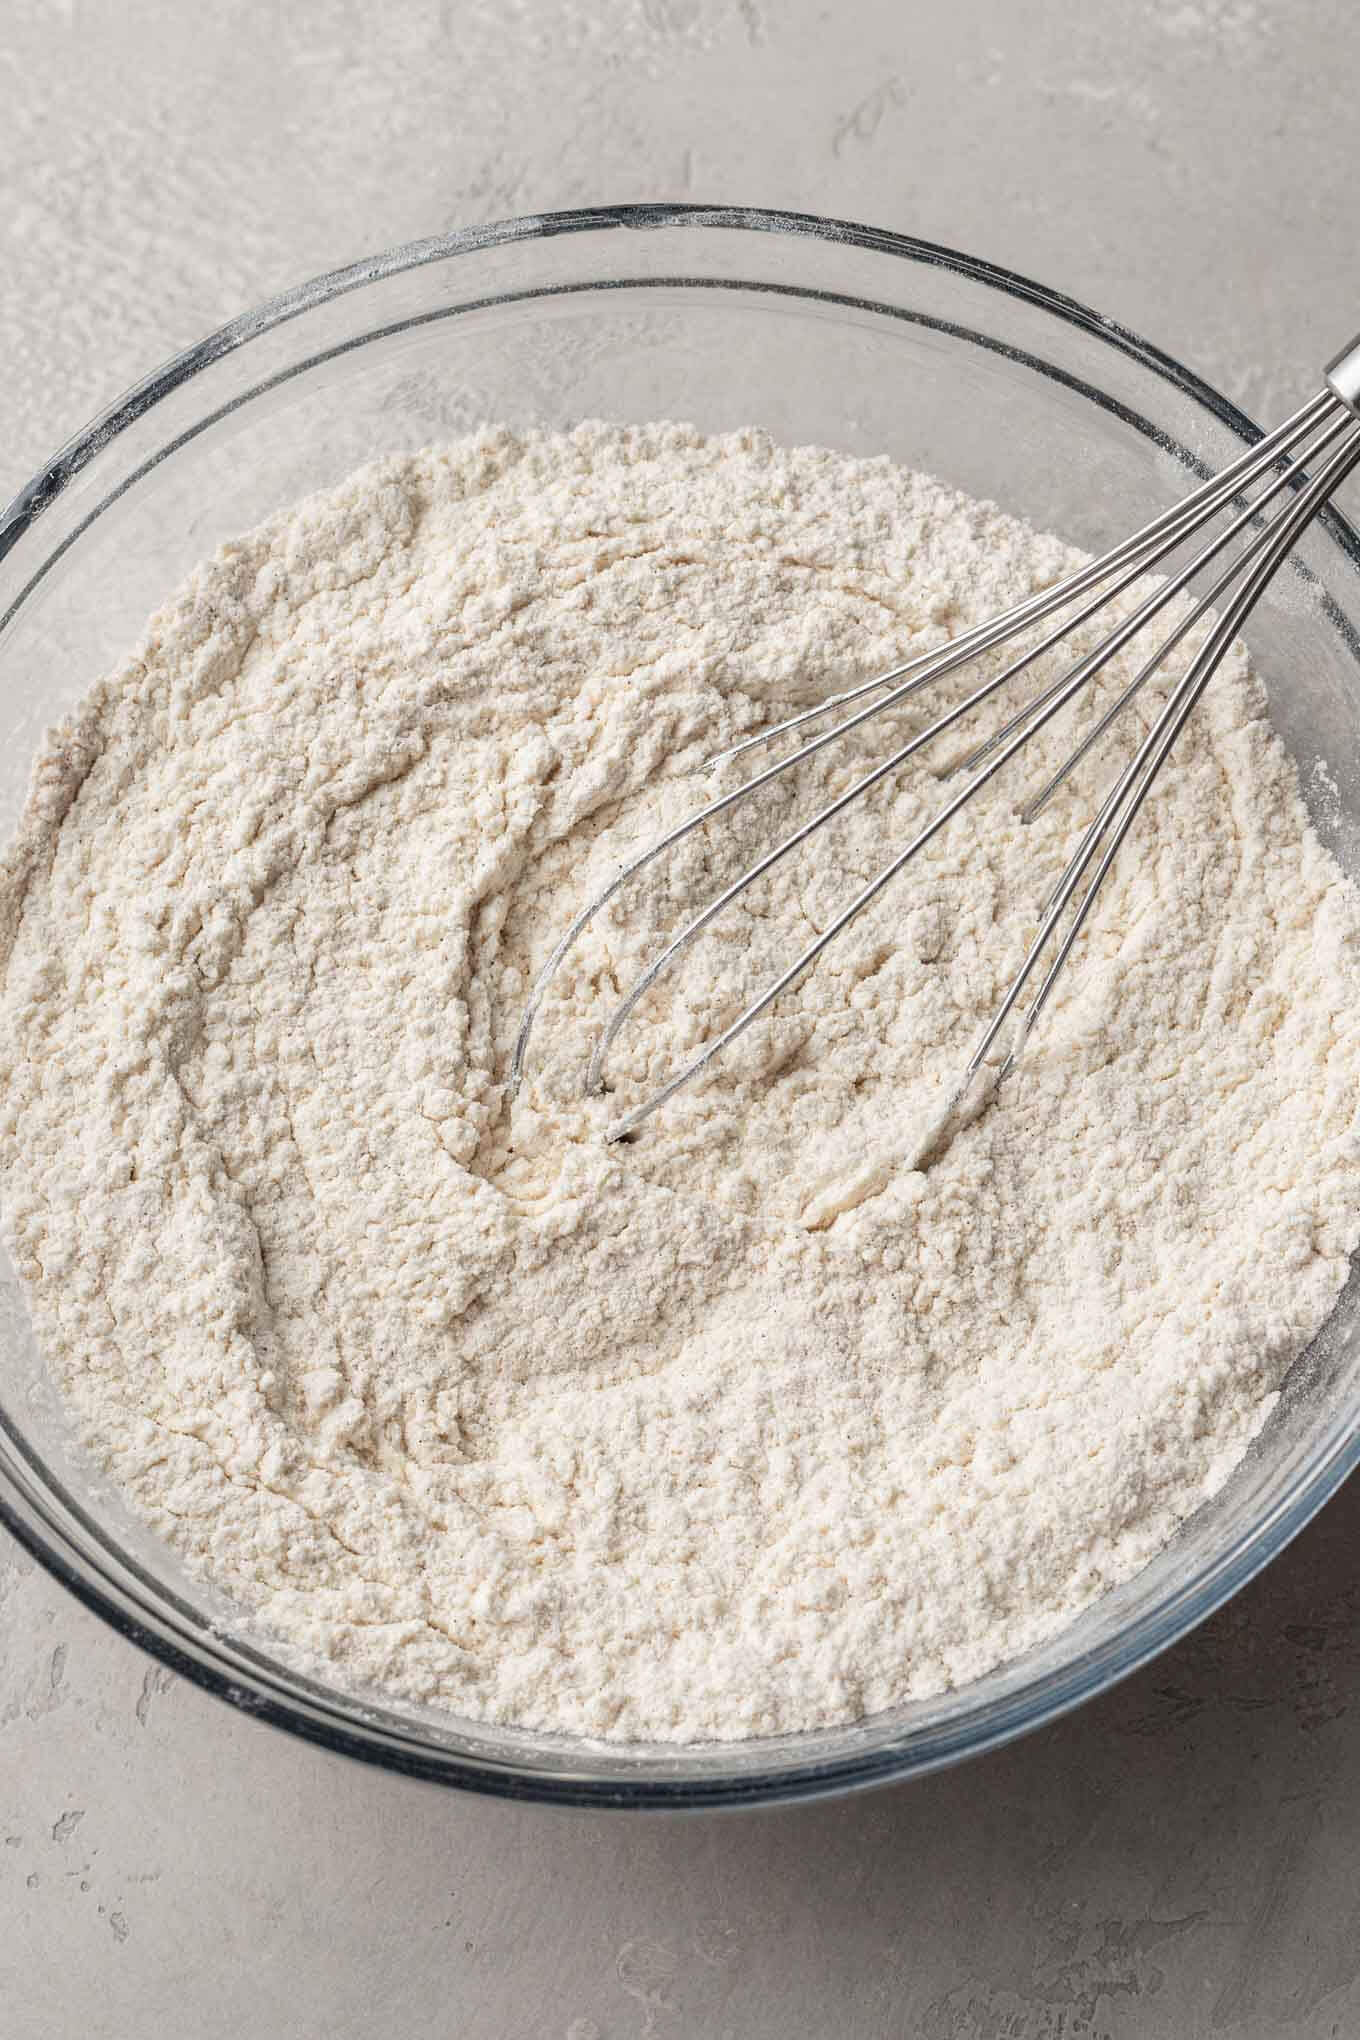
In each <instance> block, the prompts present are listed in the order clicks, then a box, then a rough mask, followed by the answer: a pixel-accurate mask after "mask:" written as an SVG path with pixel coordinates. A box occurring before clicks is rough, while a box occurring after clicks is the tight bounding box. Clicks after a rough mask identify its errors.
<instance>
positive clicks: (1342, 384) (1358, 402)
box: [1324, 333, 1360, 417]
mask: <svg viewBox="0 0 1360 2040" xmlns="http://www.w3.org/2000/svg"><path fill="white" fill-rule="evenodd" d="M1324 373H1325V375H1326V377H1327V387H1328V389H1329V390H1330V391H1331V392H1332V395H1333V396H1334V397H1340V399H1341V401H1342V403H1343V404H1349V405H1350V407H1351V409H1352V411H1354V412H1355V413H1356V415H1357V417H1360V333H1357V334H1356V336H1355V338H1354V340H1352V341H1351V343H1350V345H1349V346H1348V347H1343V348H1342V350H1341V352H1340V353H1339V354H1338V355H1337V356H1336V357H1335V358H1334V359H1333V360H1331V361H1329V362H1328V363H1327V367H1326V369H1325V371H1324Z"/></svg>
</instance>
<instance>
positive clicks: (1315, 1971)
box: [0, 0, 1360, 2040]
mask: <svg viewBox="0 0 1360 2040" xmlns="http://www.w3.org/2000/svg"><path fill="white" fill-rule="evenodd" d="M0 17H2V18H0V190H3V193H4V204H3V206H0V279H3V281H0V364H3V370H4V372H3V375H0V496H6V495H8V494H9V493H10V491H11V490H12V489H13V488H14V487H16V486H17V485H18V484H19V483H21V482H22V481H23V480H24V478H25V477H26V475H27V474H28V473H29V472H30V471H31V469H32V467H33V466H34V465H35V463H36V462H37V461H38V460H39V459H40V458H41V457H42V456H43V455H44V454H46V453H47V452H48V451H49V450H50V449H51V448H52V446H53V445H55V443H56V442H57V441H58V440H60V439H61V438H63V437H65V435H66V434H67V432H68V431H69V430H70V429H71V428H72V427H73V426H75V425H77V424H79V423H80V422H81V421H82V420H83V419H84V418H85V417H86V416H87V415H88V413H89V412H90V411H91V410H93V409H94V408H95V407H96V406H97V405H100V404H102V403H103V402H105V401H106V400H107V399H108V398H109V397H111V396H112V395H114V394H115V393H116V392H117V390H118V389H119V388H120V387H121V386H122V385H123V384H124V383H126V382H127V381H129V380H130V379H131V378H132V377H133V376H135V375H137V374H139V373H141V372H142V371H143V370H145V369H146V368H147V367H149V366H150V365H152V364H153V363H154V362H156V361H157V360H159V359H160V358H161V357H162V356H164V355H165V354H167V353H168V352H170V351H171V350H172V349H174V348H177V347H180V346H182V345H184V344H185V343H186V342H188V341H191V340H193V339H195V338H196V337H197V336H198V335H199V334H201V333H202V332H203V331H204V330H205V329H207V328H208V327H210V326H212V325H214V324H216V323H217V322H218V321H219V320H221V319H223V318H225V317H227V316H228V315H230V314H231V313H234V312H236V311H238V310H240V309H242V308H244V307H245V306H247V305H249V304H251V303H253V302H255V301H256V300H258V299H259V298H261V297H263V296H264V295H266V294H267V293H269V292H271V291H274V290H276V289H278V288H279V287H280V286H282V285H284V284H287V283H290V282H293V281H295V280H297V279H299V278H301V277H303V276H306V275H308V274H310V273H312V272H315V271H318V270H321V269H325V268H328V267H330V266H332V265H333V264H336V263H339V262H341V261H344V260H345V259H347V258H349V257H351V256H354V255H357V254H360V253H364V252H367V251H369V250H372V249H375V248H378V247H381V246H385V245H387V244H390V243H392V242H395V241H400V240H404V239H406V238H409V237H412V236H415V235H419V234H426V233H432V232H436V231H438V230H440V229H443V228H447V227H452V226H455V225H460V224H464V223H468V222H472V221H476V220H484V219H491V218H496V217H499V216H501V215H504V214H506V213H511V212H520V211H527V210H538V209H542V208H548V207H554V206H563V205H575V204H581V203H585V202H587V201H597V202H598V201H613V200H623V199H640V198H661V199H681V198H694V199H703V200H740V201H744V202H748V203H758V204H769V205H780V206H791V207H801V208H808V209H811V210H816V211H821V212H827V213H835V214H841V215H844V216H848V217H851V218H859V219H864V220H869V221H873V222H875V223H878V224H882V225H885V226H891V227H898V228H902V229H906V230H909V231H913V232H916V233H920V234H923V235H925V236H927V237H930V238H935V239H939V240H943V241H949V242H953V243H955V244H957V245H959V246H961V247H965V248H968V249H971V250H973V251H975V252H976V253H979V254H982V255H986V256H990V257H992V258H993V259H994V260H997V261H1000V262H1003V263H1006V264H1009V265H1010V266H1012V267H1015V268H1018V269H1021V270H1025V271H1029V272H1031V273H1033V274H1035V275H1037V276H1039V277H1042V278H1043V279H1044V280H1045V281H1047V282H1049V283H1052V284H1055V285H1057V286H1059V287H1061V288H1063V289H1065V290H1067V291H1069V292H1071V293H1073V294H1074V295H1075V296H1077V297H1080V298H1084V299H1086V300H1088V301H1089V302H1091V303H1094V304H1096V305H1097V306H1099V307H1100V308H1101V309H1102V310H1103V311H1105V312H1107V313H1110V314H1112V315H1114V316H1116V317H1118V318H1121V319H1123V320H1125V321H1126V322H1128V323H1129V324H1131V325H1132V326H1134V327H1135V328H1137V329H1140V330H1142V331H1144V332H1146V333H1147V334H1148V335H1149V336H1150V337H1151V338H1153V339H1155V340H1157V341H1158V342H1160V343H1161V344H1162V345H1163V346H1165V347H1167V348H1169V349H1170V350H1171V351H1172V352H1174V353H1177V354H1179V355H1180V356H1181V358H1182V359H1184V360H1186V361H1187V362H1189V363H1190V364H1191V365H1192V366H1193V367H1194V368H1196V369H1198V370H1200V371H1201V372H1202V373H1204V374H1205V375H1207V376H1208V377H1209V378H1210V379H1211V380H1213V381H1215V382H1217V383H1218V384H1219V385H1220V386H1222V387H1223V388H1225V389H1226V390H1227V391H1228V392H1229V393H1230V394H1231V395H1232V396H1234V397H1236V398H1237V399H1238V400H1239V401H1240V402H1241V403H1243V404H1244V405H1245V406H1246V408H1247V409H1248V410H1250V411H1252V412H1253V413H1255V414H1256V415H1259V416H1261V417H1263V418H1264V419H1265V420H1266V422H1273V420H1274V419H1275V418H1276V417H1277V416H1279V415H1281V414H1282V412H1283V411H1284V410H1285V408H1287V407H1289V406H1291V405H1292V404H1293V403H1294V402H1296V401H1298V399H1299V398H1300V397H1301V396H1302V395H1303V394H1304V393H1305V392H1306V391H1307V390H1308V389H1309V388H1310V387H1312V386H1313V384H1314V382H1315V379H1316V375H1317V370H1318V366H1319V364H1320V362H1321V361H1322V359H1323V358H1325V356H1327V355H1328V354H1330V353H1331V352H1332V351H1334V349H1335V348H1336V347H1337V346H1338V345H1339V344H1340V342H1341V341H1342V340H1343V339H1344V338H1345V337H1346V335H1347V334H1348V333H1349V332H1350V331H1351V330H1352V329H1353V327H1354V325H1355V324H1356V322H1357V319H1358V318H1360V266H1357V263H1356V258H1355V221H1354V206H1353V205H1348V204H1347V202H1346V201H1345V198H1344V196H1343V195H1342V194H1340V193H1339V192H1335V191H1329V189H1328V179H1329V178H1334V177H1335V176H1336V175H1337V174H1338V173H1339V172H1340V171H1342V170H1344V169H1346V168H1348V167H1349V165H1350V162H1351V160H1352V159H1353V155H1354V150H1355V134H1356V107H1357V104H1360V90H1358V89H1357V88H1358V87H1360V27H1357V26H1356V25H1355V16H1354V12H1353V10H1352V9H1350V8H1349V7H1347V6H1345V5H1343V4H1341V0H1292V4H1291V5H1290V6H1289V8H1288V9H1286V8H1284V7H1283V6H1278V5H1277V6H1272V5H1269V4H1266V0H1259V4H1258V0H1141V4H1135V0H1086V4H1085V5H1083V6H1081V7H1076V6H1071V7H1064V6H1061V5H1058V4H1054V0H1048V4H1043V0H907V4H904V0H841V4H839V5H825V6H819V5H814V4H812V0H593V4H590V0H568V4H565V5H554V4H547V0H383V4H382V5H376V4H375V5H370V6H364V5H361V4H360V0H292V4H291V5H290V6H288V7H286V8H285V7H277V8H275V7H272V6H266V5H260V4H244V0H242V4H238V5H236V6H234V7H230V8H211V9H209V8H207V7H201V6H199V5H198V4H196V0H162V4H159V5H157V4H153V0H120V4H109V0H6V5H5V6H4V8H3V10H0ZM1353 501H1354V499H1352V502H1353ZM1357 1699H1360V1489H1357V1487H1356V1485H1355V1484H1354V1483H1352V1485H1351V1487H1350V1489H1349V1490H1348V1491H1346V1492H1344V1493H1343V1494H1342V1495H1341V1496H1340V1497H1339V1498H1338V1499H1337V1500H1336V1501H1335V1502H1334V1503H1333V1504H1332V1505H1331V1506H1330V1507H1329V1508H1328V1509H1327V1511H1326V1512H1325V1513H1324V1514H1323V1516H1322V1517H1321V1518H1320V1519H1319V1520H1318V1521H1317V1522H1316V1523H1315V1524H1314V1525H1313V1527H1312V1528H1311V1529H1310V1530H1309V1531H1307V1532H1306V1533H1305V1534H1304V1535H1303V1536H1302V1537H1301V1538H1300V1539H1299V1540H1298V1542H1297V1543H1296V1544H1295V1545H1294V1546H1293V1548H1292V1549H1291V1550H1290V1551H1289V1552H1288V1553H1287V1554H1286V1555H1285V1557H1284V1558H1283V1559H1282V1560H1281V1561H1280V1562H1279V1563H1278V1564H1277V1565H1276V1566H1275V1567H1274V1568H1273V1569H1272V1570H1271V1571H1270V1572H1269V1573H1268V1574H1267V1575H1266V1576H1265V1577H1263V1578H1262V1579H1261V1580H1259V1581H1258V1582H1257V1583H1256V1584H1255V1585H1254V1586H1253V1587H1252V1588H1250V1589H1249V1590H1248V1591H1247V1592H1246V1593H1244V1594H1243V1595H1241V1596H1240V1597H1239V1598H1238V1600H1236V1601H1235V1602H1234V1603H1233V1604H1232V1605H1231V1606H1230V1607H1229V1608H1228V1609H1227V1610H1226V1611H1225V1612H1224V1613H1223V1614H1221V1615H1220V1616H1219V1617H1218V1618H1217V1619H1216V1620H1215V1621H1213V1622H1211V1623H1209V1624H1208V1625H1207V1626H1206V1627H1204V1628H1203V1629H1201V1630H1200V1631H1199V1632H1198V1633H1197V1634H1196V1635H1195V1636H1193V1637H1192V1638H1191V1639H1190V1640H1189V1641H1188V1642H1187V1643H1185V1644H1183V1645H1182V1646H1181V1647H1180V1648H1179V1649H1177V1650H1175V1651H1173V1652H1171V1653H1170V1654H1169V1655H1167V1656H1165V1657H1163V1658H1162V1659H1160V1660H1159V1661H1158V1662H1157V1663H1156V1664H1155V1665H1153V1666H1152V1667H1151V1668H1149V1669H1148V1670H1147V1671H1145V1672H1143V1673H1142V1674H1140V1675H1139V1676H1138V1677H1136V1678H1135V1679H1133V1680H1131V1681H1129V1682H1128V1683H1127V1684H1126V1685H1125V1686H1123V1687H1122V1688H1121V1689H1120V1690H1119V1691H1117V1692H1115V1693H1114V1694H1112V1695H1109V1696H1107V1698H1106V1699H1104V1700H1103V1701H1101V1702H1099V1703H1098V1704H1096V1705H1094V1706H1092V1707H1089V1708H1087V1709H1086V1710H1085V1711H1084V1712H1082V1713H1081V1714H1080V1715H1078V1716H1076V1717H1074V1718H1073V1719H1071V1720H1068V1721H1066V1722H1063V1723H1060V1724H1059V1725H1058V1726H1057V1727H1055V1728H1053V1729H1051V1730H1048V1731H1046V1732H1044V1733H1042V1734H1040V1735H1037V1736H1035V1737H1032V1738H1031V1739H1029V1740H1028V1741H1026V1742H1024V1743H1022V1744H1020V1745H1018V1746H1016V1747H1014V1748H1012V1749H1010V1750H1007V1751H1005V1752H1002V1753H1001V1754H999V1755H997V1756H994V1757H991V1758H989V1759H986V1760H984V1761H982V1762H980V1763H977V1764H975V1765H973V1766H971V1767H969V1768H966V1769H964V1770H961V1771H956V1772H953V1773H950V1774H946V1775H944V1776H940V1777H936V1778H933V1779H929V1780H926V1781H925V1782H923V1783H920V1784H917V1785H914V1786H911V1787H908V1788H903V1789H898V1790H892V1791H886V1792H879V1793H877V1794H873V1795H871V1796H868V1797H865V1798H861V1799H858V1800H854V1801H850V1802H845V1803H840V1804H833V1805H828V1806H825V1807H822V1808H817V1809H812V1810H805V1811H795V1812H788V1813H772V1814H762V1815H741V1816H727V1817H702V1818H696V1817H671V1818H657V1817H643V1818H632V1819H619V1818H610V1817H601V1816H598V1815H597V1816H582V1815H572V1814H562V1813H546V1812H542V1811H538V1810H534V1809H525V1808H514V1807H509V1806H501V1805H497V1804H491V1803H482V1802H479V1801H475V1800H471V1799H465V1798H461V1797H456V1796H453V1795H450V1794H444V1793H440V1792H437V1791H435V1790H434V1789H433V1788H429V1787H422V1786H417V1785H411V1784H406V1783H402V1782H399V1781H397V1780H395V1779H392V1778H389V1777H386V1776H383V1775H379V1774H378V1773H376V1772H372V1771H368V1770H364V1769H361V1768H360V1767H358V1766H357V1765H353V1764H347V1763H345V1762H343V1761H341V1760H340V1759H338V1758H329V1757H325V1756H322V1755H321V1754H319V1753H318V1752H317V1751H315V1750H312V1749H310V1748H307V1747H304V1746H303V1745H302V1744H300V1743H295V1742H293V1741H291V1740H290V1739H287V1738H285V1737H283V1736H282V1735H279V1734H277V1733H275V1732H273V1731H271V1730H268V1729H265V1728H262V1727H260V1726H258V1725H257V1724H253V1723H251V1722H249V1721H247V1720H246V1719H244V1718H243V1717H242V1716H240V1715H238V1714H235V1713H233V1712H231V1711H229V1710H228V1709H227V1708H225V1707H224V1706H221V1705H219V1704H218V1703H216V1702H214V1701H212V1700H210V1699H208V1698H206V1697H205V1696H204V1695H202V1694H201V1693H199V1692H197V1691H196V1690H195V1689H193V1688H192V1687H190V1686H188V1685H185V1684H184V1683H182V1682H180V1681H177V1680H175V1679H173V1678H171V1677H170V1676H169V1675H168V1674H166V1673H165V1672H163V1671H161V1670H159V1669H158V1668H157V1667H156V1666H154V1665H153V1664H152V1663H151V1661H150V1660H149V1659H146V1658H144V1657H142V1656H141V1655H140V1654H139V1653H138V1652H137V1651H136V1650H135V1649H134V1648H133V1647H132V1646H130V1645H128V1644H126V1643H123V1642H121V1641H119V1640H118V1639H117V1638H116V1637H114V1636H113V1635H112V1634H111V1633H110V1632H108V1631H107V1630H106V1629H104V1628H103V1627H102V1626H101V1625H100V1624H99V1623H98V1622H97V1621H96V1620H95V1619H94V1618H93V1617H92V1616H90V1615H88V1614H86V1613H85V1612H84V1611H83V1610H82V1609H81V1608H79V1607H78V1606H77V1605H76V1603H75V1602H74V1601H72V1600H71V1599H70V1598H69V1597H68V1596H67V1595H66V1594H64V1593H63V1592H62V1590H61V1589H60V1588H58V1587H57V1586H56V1585H55V1584H54V1583H53V1582H52V1581H50V1580H49V1579H47V1577H46V1576H45V1575H44V1574H43V1573H42V1572H40V1571H39V1570H38V1569H37V1568H36V1567H35V1566H33V1565H32V1564H31V1563H30V1562H29V1561H28V1560H27V1559H26V1558H24V1557H23V1556H21V1554H20V1553H19V1551H18V1550H17V1548H16V1547H15V1546H14V1545H13V1544H12V1543H10V1542H9V1541H7V1540H6V1539H5V1538H4V1536H3V1533H0V2033H3V2035H4V2040H76V2036H80V2040H131V2036H133V2035H136V2036H138V2040H181V2036H183V2035H190V2034H192V2035H194V2036H195V2040H218V2036H222V2040H226V2036H228V2035H230V2036H232V2040H238V2036H242V2035H245V2036H255V2035H260V2036H266V2040H361V2036H365V2040H366V2036H368V2035H376V2034H382V2035H392V2036H394V2040H521V2036H522V2040H629V2036H642V2035H652V2034H654V2035H656V2036H657V2040H691V2036H693V2040H723V2036H730V2040H803V2036H815V2040H821V2036H823V2035H825V2036H827V2040H870V2036H872V2040H880V2036H882V2040H898V2036H903V2040H906V2036H911V2040H915V2036H920V2040H1154V2036H1158V2040H1159V2036H1164V2035H1165V2036H1168V2040H1192V2036H1198V2035H1202V2034H1203V2035H1208V2034H1220V2033H1221V2034H1225V2035H1228V2036H1241V2040H1330V2036H1340V2040H1349V2036H1351V2035H1354V2034H1356V2033H1360V1735H1358V1734H1357V1724H1360V1712H1357V1709H1356V1705H1355V1703H1356V1701H1357Z"/></svg>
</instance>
